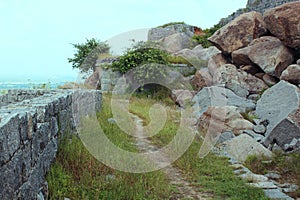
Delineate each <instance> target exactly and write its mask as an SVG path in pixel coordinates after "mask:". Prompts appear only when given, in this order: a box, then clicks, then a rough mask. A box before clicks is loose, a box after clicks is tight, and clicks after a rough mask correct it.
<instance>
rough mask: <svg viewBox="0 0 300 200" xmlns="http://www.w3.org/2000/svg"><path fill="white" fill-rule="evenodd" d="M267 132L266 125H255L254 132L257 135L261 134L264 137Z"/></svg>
mask: <svg viewBox="0 0 300 200" xmlns="http://www.w3.org/2000/svg"><path fill="white" fill-rule="evenodd" d="M266 130H267V129H266V127H265V126H264V125H261V124H258V125H255V126H254V128H253V131H254V132H255V133H258V134H261V135H264V134H265V132H266Z"/></svg>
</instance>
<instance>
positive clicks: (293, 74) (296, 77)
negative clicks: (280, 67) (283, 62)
mask: <svg viewBox="0 0 300 200" xmlns="http://www.w3.org/2000/svg"><path fill="white" fill-rule="evenodd" d="M280 79H281V80H285V81H288V82H290V83H293V84H296V85H298V84H300V65H299V64H297V65H290V66H288V67H287V68H286V69H285V70H284V71H283V72H282V74H281V76H280Z"/></svg>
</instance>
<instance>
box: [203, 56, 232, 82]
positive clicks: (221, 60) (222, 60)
mask: <svg viewBox="0 0 300 200" xmlns="http://www.w3.org/2000/svg"><path fill="white" fill-rule="evenodd" d="M228 63H229V62H228V61H227V59H226V57H225V56H224V55H223V54H221V53H219V54H216V55H214V56H212V57H211V58H210V59H209V60H208V64H207V68H208V71H209V73H210V75H211V76H212V77H214V76H216V75H217V72H218V69H219V68H220V67H221V66H223V65H225V64H228Z"/></svg>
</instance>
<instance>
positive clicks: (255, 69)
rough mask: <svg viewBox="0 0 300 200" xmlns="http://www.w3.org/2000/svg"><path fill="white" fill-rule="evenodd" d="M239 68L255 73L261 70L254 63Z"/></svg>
mask: <svg viewBox="0 0 300 200" xmlns="http://www.w3.org/2000/svg"><path fill="white" fill-rule="evenodd" d="M241 70H243V71H245V72H247V73H248V74H252V75H255V74H257V73H260V72H263V71H262V70H261V69H260V68H259V67H258V66H256V65H245V66H242V67H241Z"/></svg>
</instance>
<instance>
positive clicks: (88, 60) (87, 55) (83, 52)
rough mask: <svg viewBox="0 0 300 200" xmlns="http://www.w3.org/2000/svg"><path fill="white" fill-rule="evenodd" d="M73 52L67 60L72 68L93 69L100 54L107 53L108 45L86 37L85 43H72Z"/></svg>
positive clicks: (86, 70)
mask: <svg viewBox="0 0 300 200" xmlns="http://www.w3.org/2000/svg"><path fill="white" fill-rule="evenodd" d="M72 46H73V47H74V49H75V53H74V55H73V57H72V58H68V62H69V63H71V64H72V67H73V68H77V69H79V70H80V71H81V72H89V71H95V64H96V61H97V58H98V56H99V55H100V54H108V52H109V49H110V47H109V45H108V44H107V43H106V42H102V41H100V40H98V39H95V38H92V39H86V42H85V43H77V44H72Z"/></svg>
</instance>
